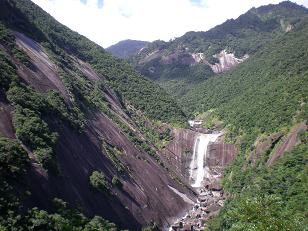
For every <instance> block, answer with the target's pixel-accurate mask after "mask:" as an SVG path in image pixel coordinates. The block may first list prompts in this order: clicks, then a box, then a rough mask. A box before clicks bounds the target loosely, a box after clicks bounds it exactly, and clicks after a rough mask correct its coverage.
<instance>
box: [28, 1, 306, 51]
mask: <svg viewBox="0 0 308 231" xmlns="http://www.w3.org/2000/svg"><path fill="white" fill-rule="evenodd" d="M32 1H33V2H35V3H36V4H38V5H39V6H41V7H42V8H43V9H44V10H45V11H47V12H48V13H50V14H51V15H52V16H53V17H55V18H56V19H57V20H58V21H60V22H61V23H63V24H65V25H66V26H68V27H70V28H71V29H73V30H75V31H77V32H79V33H80V34H83V35H85V36H86V37H88V38H89V39H91V40H92V41H94V42H96V43H98V44H100V45H101V46H103V47H108V46H110V45H112V44H115V43H117V42H118V41H121V40H124V39H137V40H146V41H153V40H156V39H162V40H170V39H173V38H174V37H179V36H181V35H183V34H184V33H186V32H187V31H205V30H208V29H210V28H211V27H214V26H215V25H217V24H221V23H223V22H224V21H225V20H227V19H230V18H237V17H238V16H239V15H241V14H243V13H245V12H246V11H247V10H249V9H250V8H252V7H258V6H261V5H266V4H269V3H274V4H276V3H279V2H280V0H245V1H243V0H232V1H231V0H32ZM296 2H297V3H299V4H303V5H305V6H306V7H308V1H307V0H296Z"/></svg>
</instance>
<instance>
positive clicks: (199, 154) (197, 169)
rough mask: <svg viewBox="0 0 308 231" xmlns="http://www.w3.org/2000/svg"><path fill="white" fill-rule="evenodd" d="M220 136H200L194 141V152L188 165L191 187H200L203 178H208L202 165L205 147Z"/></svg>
mask: <svg viewBox="0 0 308 231" xmlns="http://www.w3.org/2000/svg"><path fill="white" fill-rule="evenodd" d="M219 135H220V134H200V135H198V137H197V138H196V140H195V145H194V152H193V156H192V160H191V163H190V179H191V180H192V185H191V186H192V187H196V188H197V187H198V188H199V187H201V183H202V181H203V179H204V176H205V175H206V176H208V175H209V173H208V168H207V167H206V165H205V164H204V160H206V154H207V147H208V144H209V143H210V142H214V141H216V139H217V138H218V137H219Z"/></svg>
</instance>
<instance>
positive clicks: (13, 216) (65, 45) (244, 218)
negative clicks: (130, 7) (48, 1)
mask: <svg viewBox="0 0 308 231" xmlns="http://www.w3.org/2000/svg"><path fill="white" fill-rule="evenodd" d="M307 38H308V10H307V8H305V7H304V6H299V5H297V4H295V3H293V2H290V1H284V2H281V3H279V4H275V5H274V4H270V5H266V6H261V7H258V8H252V9H250V10H249V11H248V12H246V13H244V14H242V15H241V16H239V17H238V18H237V19H231V20H227V21H226V22H224V23H222V24H221V25H217V26H216V27H214V28H212V29H210V30H208V31H205V32H202V31H201V32H187V33H186V34H184V35H183V36H181V37H178V38H175V39H172V40H170V41H169V42H165V41H162V40H157V41H154V42H145V41H137V40H125V41H123V42H119V43H117V44H115V45H113V46H111V47H109V48H107V49H106V50H105V49H104V48H102V47H101V46H99V45H97V44H95V43H94V42H92V41H90V40H89V39H87V38H86V37H85V36H83V35H80V34H78V33H77V32H74V31H72V30H71V29H69V28H68V27H66V26H64V25H62V24H61V23H59V22H58V21H56V20H55V19H54V18H53V17H52V16H51V15H49V14H48V13H46V12H45V11H44V10H42V9H41V8H40V7H38V6H37V5H36V4H34V3H33V2H31V1H30V0H2V1H0V73H1V75H0V185H1V187H0V230H1V231H9V230H20V231H26V230H55V231H60V230H61V231H62V230H68V231H71V230H72V231H73V230H82V231H95V230H96V231H98V230H100V231H103V230H143V231H151V230H153V231H154V230H155V231H157V230H170V231H172V230H174V231H185V230H196V231H197V230H200V231H201V230H211V231H219V230H232V231H240V230H253V231H259V230H262V231H263V230H267V231H272V230H273V231H275V230H306V227H307V225H308V219H307V217H308V210H307V209H308V190H307V189H308V181H307V180H308V179H307V176H308V138H307V137H308V131H307V119H308V106H307V105H308V104H307V100H308V94H307V93H308V64H307V60H308V39H307Z"/></svg>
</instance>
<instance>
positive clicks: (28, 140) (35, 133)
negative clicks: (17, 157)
mask: <svg viewBox="0 0 308 231" xmlns="http://www.w3.org/2000/svg"><path fill="white" fill-rule="evenodd" d="M13 125H14V127H15V129H16V136H17V137H18V139H20V140H21V141H22V142H23V143H24V144H26V145H27V146H28V147H30V148H31V149H32V150H33V151H34V152H33V153H34V155H35V156H36V158H37V160H38V161H39V163H41V164H42V165H43V167H45V168H47V169H48V168H49V167H51V166H52V165H54V163H52V162H53V160H54V151H53V149H54V147H55V145H56V143H57V138H58V135H57V133H55V132H51V131H50V130H49V128H48V125H47V123H45V122H44V121H43V120H42V119H41V118H40V117H38V115H37V114H36V113H35V112H34V111H32V110H30V109H27V108H25V109H24V108H22V107H20V106H17V107H16V109H15V111H14V115H13Z"/></svg>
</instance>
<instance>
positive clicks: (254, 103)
mask: <svg viewBox="0 0 308 231" xmlns="http://www.w3.org/2000/svg"><path fill="white" fill-rule="evenodd" d="M307 36H308V17H307V15H305V16H302V17H301V19H300V20H298V21H297V23H296V24H293V27H292V29H291V30H290V31H288V32H287V33H282V34H279V35H276V36H275V37H274V38H272V39H271V40H268V41H267V43H266V44H263V45H262V47H259V48H258V49H257V50H256V51H255V52H254V53H253V54H251V55H250V57H249V58H248V59H247V60H245V62H243V63H241V64H239V65H238V66H237V67H235V68H233V69H232V70H229V71H228V72H226V73H224V74H221V75H219V76H214V77H211V78H209V79H208V80H206V81H204V82H203V83H201V84H198V85H196V86H194V88H193V89H191V90H190V91H188V92H187V93H186V94H184V96H183V97H182V98H180V100H179V101H180V102H181V104H182V105H183V107H184V108H185V109H186V110H187V112H191V113H192V115H195V116H197V117H198V118H200V119H204V120H205V121H206V123H205V125H204V126H205V127H207V128H216V129H224V130H225V132H226V134H225V139H226V140H227V141H228V142H230V143H234V144H236V146H237V147H238V149H239V152H238V154H237V157H236V159H235V161H234V162H233V163H232V164H231V165H230V166H229V167H228V169H227V170H226V172H225V176H224V189H225V191H226V192H228V193H229V194H230V195H231V198H232V200H229V201H228V203H227V204H226V206H225V207H224V209H223V210H222V211H221V213H220V215H219V216H218V217H217V218H215V219H213V220H211V221H210V222H209V224H210V227H211V230H222V229H226V230H229V229H230V230H247V229H249V228H250V227H252V226H254V227H255V229H253V230H304V227H307V224H308V220H307V203H308V201H307V198H308V197H307V195H308V192H307V187H308V184H307V177H306V175H307V166H308V161H307V158H308V152H307V147H308V146H307V145H308V144H307V135H308V134H307V119H308V107H307V100H308V65H307V62H306V60H308V49H307V48H308V43H307ZM259 214H264V216H259Z"/></svg>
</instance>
